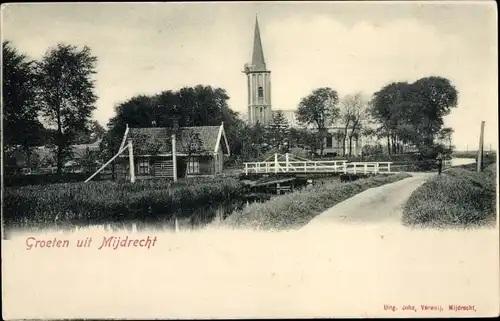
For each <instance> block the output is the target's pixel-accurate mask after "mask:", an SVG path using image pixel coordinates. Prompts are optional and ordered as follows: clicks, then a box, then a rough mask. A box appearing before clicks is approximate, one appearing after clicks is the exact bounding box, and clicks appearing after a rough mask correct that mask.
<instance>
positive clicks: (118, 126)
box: [107, 85, 247, 156]
mask: <svg viewBox="0 0 500 321" xmlns="http://www.w3.org/2000/svg"><path fill="white" fill-rule="evenodd" d="M228 100H229V96H228V95H227V94H226V91H225V90H224V89H222V88H213V87H211V86H203V85H198V86H195V87H184V88H181V89H180V90H178V91H172V90H166V91H163V92H160V93H159V94H157V95H152V96H144V95H142V96H135V97H132V98H131V99H129V100H127V101H125V102H123V103H121V104H119V105H118V106H117V107H116V108H115V112H116V115H115V116H114V117H113V118H112V119H111V120H110V122H109V124H108V128H109V131H110V135H112V136H116V137H115V138H113V139H111V140H112V141H114V142H115V143H112V144H108V145H109V146H114V148H115V149H116V151H114V153H116V152H117V151H118V150H117V147H118V145H119V143H118V145H117V144H116V142H117V141H119V140H120V139H121V137H123V133H124V131H125V126H126V124H128V125H129V126H130V127H151V126H157V127H172V126H173V120H174V119H176V120H177V121H178V124H179V126H180V127H191V126H219V125H220V124H221V123H222V122H224V128H225V130H226V135H227V138H228V143H229V145H230V146H231V149H232V151H233V152H235V154H236V155H237V154H238V153H239V152H241V151H242V148H243V144H242V141H241V139H240V136H241V135H244V132H246V130H247V129H246V126H245V124H244V123H243V121H242V120H241V119H239V118H238V113H236V112H235V111H233V110H231V109H230V108H229V106H228V103H227V101H228ZM107 140H108V141H110V138H107ZM232 154H233V153H232ZM111 156H112V155H111Z"/></svg>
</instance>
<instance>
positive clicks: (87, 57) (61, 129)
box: [37, 44, 97, 173]
mask: <svg viewBox="0 0 500 321" xmlns="http://www.w3.org/2000/svg"><path fill="white" fill-rule="evenodd" d="M96 62H97V58H96V57H94V56H92V54H91V51H90V48H88V47H86V46H85V47H83V49H78V48H77V47H75V46H72V45H64V44H59V45H57V47H55V48H52V49H49V50H48V51H47V52H46V54H45V55H44V57H43V58H42V60H41V61H40V62H39V63H38V68H37V76H38V80H39V84H40V104H41V107H42V113H43V116H44V117H45V119H46V120H47V122H48V123H49V124H50V126H51V127H53V128H55V129H56V133H55V137H54V144H55V149H56V159H57V171H58V173H60V172H61V171H62V167H63V164H64V160H65V159H66V158H67V157H68V156H70V155H71V144H72V143H74V142H75V139H76V137H77V134H78V132H79V131H81V130H82V129H83V128H85V125H86V123H87V121H88V119H89V118H90V116H91V115H92V112H93V111H94V110H95V108H96V106H95V102H96V100H97V96H96V95H95V92H94V80H93V75H94V74H95V73H96V70H95V69H96Z"/></svg>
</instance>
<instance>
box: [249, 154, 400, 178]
mask: <svg viewBox="0 0 500 321" xmlns="http://www.w3.org/2000/svg"><path fill="white" fill-rule="evenodd" d="M274 158H275V159H274V161H269V160H268V161H263V162H250V163H245V175H248V174H252V173H255V174H261V173H345V174H347V173H352V174H377V173H391V164H392V162H348V161H346V160H334V161H311V160H290V158H289V155H288V154H286V155H285V160H280V159H279V158H281V157H278V155H277V154H275V155H274Z"/></svg>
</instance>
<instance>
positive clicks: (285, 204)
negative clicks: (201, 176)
mask: <svg viewBox="0 0 500 321" xmlns="http://www.w3.org/2000/svg"><path fill="white" fill-rule="evenodd" d="M410 176H411V175H409V174H406V173H400V174H393V175H378V176H373V177H370V178H366V179H361V180H358V181H355V182H352V183H341V182H339V181H332V182H324V183H323V184H319V185H316V186H313V187H312V188H310V189H303V190H300V191H296V192H293V193H290V194H285V195H281V196H277V197H274V198H272V199H271V200H269V201H268V202H265V203H254V204H251V205H250V206H248V207H246V208H244V209H243V210H240V211H235V212H234V213H232V214H231V215H229V216H228V217H227V218H226V219H225V220H223V221H219V222H213V223H212V225H219V226H225V227H233V228H250V229H257V230H287V229H296V228H300V227H302V226H304V225H305V224H307V223H308V222H309V221H310V220H311V219H312V218H314V217H315V216H316V215H318V214H320V213H321V212H323V211H324V210H326V209H328V208H330V207H332V206H334V205H336V204H338V203H340V202H342V201H344V200H346V199H348V198H349V197H352V196H354V195H356V194H358V193H360V192H362V191H365V190H367V189H369V188H371V187H377V186H381V185H384V184H388V183H393V182H396V181H399V180H402V179H404V178H408V177H410Z"/></svg>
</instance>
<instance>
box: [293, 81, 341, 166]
mask: <svg viewBox="0 0 500 321" xmlns="http://www.w3.org/2000/svg"><path fill="white" fill-rule="evenodd" d="M338 102H339V98H338V94H337V92H336V91H335V90H333V89H332V88H327V87H323V88H318V89H315V90H314V91H313V92H312V93H311V94H309V95H308V96H306V97H304V98H302V100H301V101H300V103H299V107H298V109H297V120H298V121H299V122H300V123H303V124H306V125H312V126H314V127H315V128H316V130H317V131H318V139H319V141H320V153H321V156H323V150H324V144H323V140H324V138H325V137H326V134H327V129H328V126H330V125H331V124H332V123H333V122H334V121H335V120H336V119H337V118H338V116H339V109H338V107H337V104H338Z"/></svg>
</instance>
